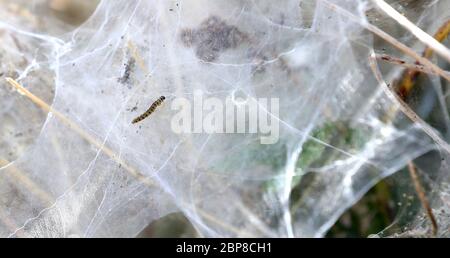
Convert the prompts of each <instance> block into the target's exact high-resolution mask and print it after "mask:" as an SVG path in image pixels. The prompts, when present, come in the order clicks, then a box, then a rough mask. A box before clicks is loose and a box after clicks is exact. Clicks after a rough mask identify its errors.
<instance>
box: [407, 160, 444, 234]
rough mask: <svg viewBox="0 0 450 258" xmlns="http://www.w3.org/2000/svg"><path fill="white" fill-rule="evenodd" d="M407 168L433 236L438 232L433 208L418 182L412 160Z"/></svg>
mask: <svg viewBox="0 0 450 258" xmlns="http://www.w3.org/2000/svg"><path fill="white" fill-rule="evenodd" d="M408 170H409V175H410V176H411V180H412V181H413V183H414V188H415V189H416V193H417V196H418V197H419V200H420V203H421V204H422V206H423V208H424V209H425V211H426V213H427V216H428V218H429V219H430V222H431V232H432V234H433V236H434V237H435V236H436V235H437V233H438V224H437V222H436V218H435V217H434V214H433V210H432V209H431V206H430V203H429V202H428V199H427V197H426V195H425V191H424V189H423V187H422V184H421V183H420V180H419V176H418V175H417V171H416V166H414V164H413V162H412V161H409V162H408Z"/></svg>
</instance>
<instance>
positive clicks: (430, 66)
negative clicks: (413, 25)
mask: <svg viewBox="0 0 450 258" xmlns="http://www.w3.org/2000/svg"><path fill="white" fill-rule="evenodd" d="M320 1H322V2H324V3H325V5H326V6H327V7H328V8H330V9H331V10H334V11H336V12H338V13H340V14H342V15H345V16H346V17H347V18H349V19H351V20H353V21H355V22H357V23H359V24H361V26H363V27H364V28H366V29H367V30H368V31H370V32H372V33H373V34H375V35H377V36H378V37H380V38H382V39H384V40H385V41H386V42H388V43H390V44H391V45H392V46H394V47H395V48H397V49H398V50H400V51H402V52H403V53H405V54H406V55H408V56H410V57H412V58H414V59H415V60H416V61H418V62H419V63H421V64H422V65H424V66H425V67H426V68H427V69H430V70H431V71H433V72H435V73H436V74H438V75H439V76H441V77H442V78H444V79H445V80H447V81H449V82H450V75H449V74H448V73H447V72H446V71H444V70H442V69H441V68H440V67H439V66H437V65H435V64H434V63H432V62H431V61H430V60H428V59H427V58H425V57H422V56H421V55H419V54H417V53H416V52H415V51H414V50H412V49H411V48H409V47H408V46H406V45H405V44H403V43H401V42H400V41H398V40H397V39H395V38H394V37H392V36H391V35H389V34H387V33H386V32H384V31H383V30H381V29H380V28H378V27H376V26H374V25H372V24H370V23H367V22H365V21H362V20H361V18H359V17H357V16H356V15H354V14H352V13H350V12H349V11H347V10H345V9H343V8H341V7H340V6H337V5H335V4H333V3H330V2H328V1H327V0H320Z"/></svg>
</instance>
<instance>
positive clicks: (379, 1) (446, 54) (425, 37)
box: [372, 0, 450, 62]
mask: <svg viewBox="0 0 450 258" xmlns="http://www.w3.org/2000/svg"><path fill="white" fill-rule="evenodd" d="M372 1H373V2H374V3H375V4H376V5H377V6H378V7H379V8H380V9H381V10H382V11H383V12H385V13H386V14H387V15H389V16H390V17H391V18H393V19H394V20H395V21H397V22H398V23H399V24H400V25H402V26H403V27H405V28H406V29H407V30H409V31H410V32H411V33H412V34H414V36H416V38H417V39H418V40H420V41H422V42H423V43H424V44H426V45H427V46H428V47H430V48H432V49H433V50H434V51H436V53H437V54H439V55H440V56H442V57H443V58H445V59H446V60H447V61H448V62H450V50H449V49H448V48H447V47H445V46H444V45H442V44H441V43H440V42H439V41H437V40H436V39H435V38H433V37H432V36H430V35H429V34H428V33H426V32H425V31H423V30H422V29H420V28H419V27H417V26H416V25H415V24H414V23H412V22H411V21H410V20H408V18H406V17H405V16H403V15H401V14H400V13H399V12H397V10H395V9H394V8H392V6H390V5H389V4H388V3H386V2H385V1H384V0H372Z"/></svg>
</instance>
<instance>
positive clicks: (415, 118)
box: [369, 52, 450, 154]
mask: <svg viewBox="0 0 450 258" xmlns="http://www.w3.org/2000/svg"><path fill="white" fill-rule="evenodd" d="M369 64H370V67H371V69H372V72H373V74H374V75H375V78H376V79H377V81H378V83H379V84H380V86H381V88H382V89H383V91H384V93H385V94H386V95H387V96H388V97H389V98H390V99H391V100H392V101H393V102H394V103H397V104H398V107H399V109H400V110H401V111H402V112H403V114H405V115H406V116H407V117H408V118H409V119H411V120H412V121H413V122H415V123H417V125H419V126H420V127H421V129H422V130H423V131H424V132H425V133H426V134H427V135H428V136H430V138H431V139H433V140H434V142H435V143H436V144H437V145H438V146H439V147H441V148H442V149H443V150H445V151H446V152H448V153H449V154H450V145H449V144H448V143H447V142H446V141H445V140H443V139H442V137H441V136H439V134H438V133H437V132H436V131H435V129H434V128H432V127H431V126H429V125H428V124H427V123H426V122H425V121H423V120H422V119H421V118H420V117H419V116H418V115H417V114H416V113H415V112H414V111H413V110H412V109H411V108H410V107H409V106H408V104H406V103H405V102H404V101H403V100H402V99H401V98H400V97H399V96H398V95H397V94H395V93H394V91H393V89H392V88H391V87H390V86H389V85H387V84H386V82H385V81H384V80H383V77H382V75H381V72H380V70H379V69H378V67H377V64H376V58H375V53H373V52H372V54H371V56H369Z"/></svg>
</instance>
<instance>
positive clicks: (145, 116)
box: [131, 96, 166, 124]
mask: <svg viewBox="0 0 450 258" xmlns="http://www.w3.org/2000/svg"><path fill="white" fill-rule="evenodd" d="M165 99H166V97H164V96H161V97H159V99H157V100H156V101H155V102H153V104H152V105H151V106H150V107H149V108H148V109H147V111H145V112H144V113H143V114H142V115H140V116H138V117H136V118H135V119H133V121H132V122H131V123H132V124H136V123H138V122H140V121H142V120H144V119H145V118H147V117H148V116H149V115H151V114H152V113H153V112H155V110H156V108H157V107H158V106H160V105H161V104H162V103H163V102H164V100H165Z"/></svg>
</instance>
